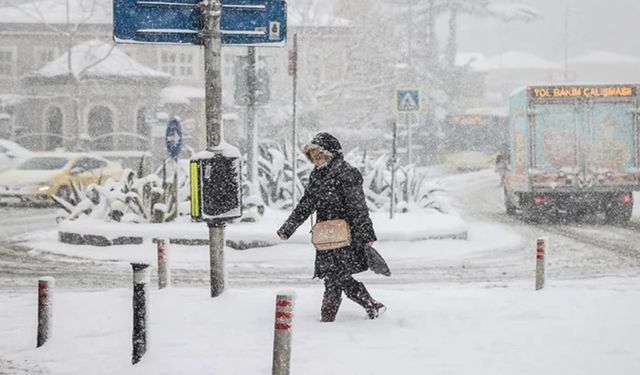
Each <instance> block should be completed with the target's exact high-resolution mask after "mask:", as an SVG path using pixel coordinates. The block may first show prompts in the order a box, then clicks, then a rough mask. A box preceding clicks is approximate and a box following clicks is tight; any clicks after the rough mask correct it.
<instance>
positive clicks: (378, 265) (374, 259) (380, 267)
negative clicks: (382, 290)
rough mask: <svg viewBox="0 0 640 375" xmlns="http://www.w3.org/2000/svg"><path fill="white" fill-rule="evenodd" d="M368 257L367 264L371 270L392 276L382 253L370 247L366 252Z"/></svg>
mask: <svg viewBox="0 0 640 375" xmlns="http://www.w3.org/2000/svg"><path fill="white" fill-rule="evenodd" d="M364 252H365V254H366V255H367V264H369V269H370V270H371V271H373V272H375V273H377V274H380V275H384V276H391V270H390V269H389V266H388V265H387V262H385V260H384V258H383V257H382V255H380V253H379V252H378V251H377V250H376V249H374V248H373V247H372V246H368V245H367V247H366V248H365V250H364Z"/></svg>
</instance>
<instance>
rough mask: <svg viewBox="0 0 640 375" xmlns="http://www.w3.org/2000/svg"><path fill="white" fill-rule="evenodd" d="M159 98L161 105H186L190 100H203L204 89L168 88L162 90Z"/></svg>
mask: <svg viewBox="0 0 640 375" xmlns="http://www.w3.org/2000/svg"><path fill="white" fill-rule="evenodd" d="M160 98H161V100H162V102H163V103H169V104H187V103H189V102H190V100H191V99H204V88H203V87H190V86H170V87H167V88H164V89H162V92H161V93H160Z"/></svg>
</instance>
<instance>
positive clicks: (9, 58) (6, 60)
mask: <svg viewBox="0 0 640 375" xmlns="http://www.w3.org/2000/svg"><path fill="white" fill-rule="evenodd" d="M15 71H16V49H15V48H7V47H4V48H2V47H0V76H13V75H15Z"/></svg>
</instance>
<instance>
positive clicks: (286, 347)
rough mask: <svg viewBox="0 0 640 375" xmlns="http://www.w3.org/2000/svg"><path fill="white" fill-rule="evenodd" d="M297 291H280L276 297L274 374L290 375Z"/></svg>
mask: <svg viewBox="0 0 640 375" xmlns="http://www.w3.org/2000/svg"><path fill="white" fill-rule="evenodd" d="M294 305H295V293H282V292H281V293H278V296H277V298H276V324H275V331H274V335H273V367H272V371H271V373H272V375H289V365H290V363H291V321H292V320H293V307H294Z"/></svg>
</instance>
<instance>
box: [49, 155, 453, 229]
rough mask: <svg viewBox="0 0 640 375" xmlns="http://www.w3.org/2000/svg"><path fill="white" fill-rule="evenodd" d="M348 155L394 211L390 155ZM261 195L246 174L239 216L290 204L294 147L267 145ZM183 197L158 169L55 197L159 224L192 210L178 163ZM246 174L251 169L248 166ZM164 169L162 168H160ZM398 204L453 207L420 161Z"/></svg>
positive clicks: (374, 206)
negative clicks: (250, 186)
mask: <svg viewBox="0 0 640 375" xmlns="http://www.w3.org/2000/svg"><path fill="white" fill-rule="evenodd" d="M296 156H297V158H296V159H297V160H296V162H297V166H298V167H297V171H296V172H297V177H298V178H297V183H296V196H297V197H298V199H299V198H300V197H301V196H302V194H303V192H304V186H305V185H306V183H307V181H308V180H309V174H310V173H311V171H312V169H313V165H312V164H311V163H309V162H308V161H307V160H306V158H305V156H304V155H303V154H302V152H300V151H298V153H297V155H296ZM345 159H346V160H347V161H349V162H350V163H351V164H352V165H354V166H355V167H357V168H359V169H360V171H361V172H362V175H363V177H364V192H365V195H366V198H367V204H368V206H369V209H370V210H372V211H379V210H389V206H390V202H391V166H390V163H389V158H388V156H386V155H383V156H380V157H377V158H369V157H367V156H366V155H364V154H362V153H361V152H359V151H358V150H354V151H352V152H350V153H348V154H347V155H345ZM258 161H259V164H258V185H259V195H250V191H251V189H250V188H249V184H248V181H247V178H246V176H245V178H244V179H243V180H244V187H243V195H244V197H243V217H242V218H241V219H240V220H239V221H248V222H255V221H259V220H260V219H261V218H262V215H263V213H264V207H265V205H266V206H269V207H271V208H275V209H283V210H290V209H291V191H292V188H293V186H292V185H293V184H292V176H293V170H292V164H291V152H288V151H287V150H283V149H280V148H278V147H269V148H265V149H262V152H261V155H260V157H259V159H258ZM177 170H178V173H179V176H178V181H179V182H178V200H177V202H176V201H175V199H174V194H173V193H172V192H173V176H165V178H161V177H159V176H158V175H156V174H149V175H147V176H144V177H138V176H137V175H136V173H135V172H134V171H133V170H131V169H127V170H125V171H124V172H123V174H122V177H121V179H120V180H119V181H107V182H106V183H105V184H104V185H96V184H91V185H89V186H86V187H84V186H81V185H73V186H72V190H73V194H72V196H71V198H70V199H69V200H68V201H67V200H63V199H61V198H59V197H53V198H54V199H55V200H56V202H57V203H58V204H59V205H60V206H61V207H62V208H63V209H64V210H65V211H66V213H65V214H63V215H61V216H60V217H61V218H64V219H70V220H74V219H76V218H78V217H81V216H88V217H91V218H97V219H104V220H105V221H117V222H130V223H143V222H151V223H159V222H166V221H173V220H175V219H176V218H178V217H181V216H185V217H186V216H189V214H190V209H191V207H190V202H189V199H190V196H189V195H190V188H189V183H188V182H189V176H188V171H187V170H186V169H185V168H177ZM243 173H245V174H246V168H245V170H243ZM161 174H162V173H161ZM395 183H396V189H395V207H396V211H397V212H406V211H408V210H413V209H435V210H438V211H441V212H448V211H449V207H450V205H449V202H448V199H447V196H446V194H445V192H444V190H443V189H442V188H441V187H440V186H438V185H436V184H433V183H430V182H428V181H427V180H426V178H425V175H424V173H422V172H420V171H419V170H418V169H417V168H415V166H397V167H396V175H395Z"/></svg>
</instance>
